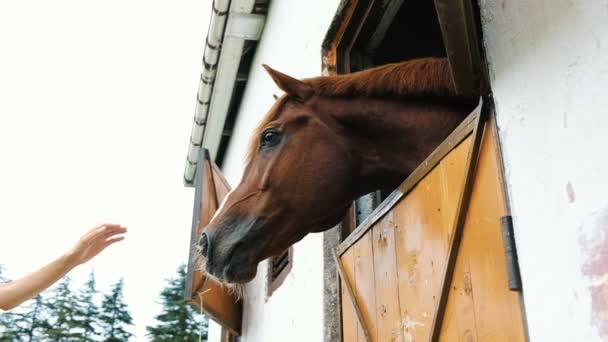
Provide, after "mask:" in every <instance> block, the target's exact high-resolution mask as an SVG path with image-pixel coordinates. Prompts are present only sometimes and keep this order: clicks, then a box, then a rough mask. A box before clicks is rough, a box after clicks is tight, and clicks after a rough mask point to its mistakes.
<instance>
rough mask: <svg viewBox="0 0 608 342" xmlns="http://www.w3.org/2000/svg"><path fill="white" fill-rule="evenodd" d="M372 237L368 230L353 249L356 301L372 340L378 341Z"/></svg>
mask: <svg viewBox="0 0 608 342" xmlns="http://www.w3.org/2000/svg"><path fill="white" fill-rule="evenodd" d="M372 239H373V237H372V231H371V230H370V231H369V232H368V233H367V234H365V235H364V236H363V237H361V239H360V240H359V241H358V242H357V243H356V244H355V245H354V246H353V248H351V249H354V251H355V279H356V280H355V282H356V292H357V296H358V298H357V301H358V303H359V309H360V310H361V315H362V316H363V319H364V320H365V324H367V329H369V334H370V336H371V338H372V340H373V341H378V339H377V330H376V326H377V324H376V308H377V306H376V286H375V277H374V274H375V271H374V251H373V242H372V241H373V240H372ZM358 335H359V341H360V342H364V341H365V335H364V334H363V331H359V334H358Z"/></svg>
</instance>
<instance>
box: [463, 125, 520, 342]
mask: <svg viewBox="0 0 608 342" xmlns="http://www.w3.org/2000/svg"><path fill="white" fill-rule="evenodd" d="M492 129H493V127H492V125H487V131H486V134H485V136H484V139H483V144H482V148H481V153H480V157H479V164H478V168H477V176H476V178H475V184H474V188H473V193H472V197H471V204H470V207H469V211H468V215H467V221H466V224H465V227H464V229H465V234H464V241H463V242H464V245H463V247H464V251H465V252H466V258H467V259H468V263H469V267H470V277H471V288H472V293H473V296H474V298H475V300H474V310H475V319H476V322H477V324H476V325H477V337H478V340H480V341H497V342H499V341H523V340H524V339H525V338H524V331H523V325H522V319H521V308H520V302H519V293H518V292H513V291H510V290H509V288H508V279H507V272H506V259H505V255H504V251H503V244H502V235H501V226H500V217H502V216H503V215H505V214H506V210H505V202H504V198H503V196H502V194H503V193H502V190H501V184H500V181H499V171H498V160H497V157H496V150H495V146H494V145H493V144H494V141H493V136H492V134H491V133H492V132H491V130H492Z"/></svg>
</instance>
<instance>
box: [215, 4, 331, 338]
mask: <svg viewBox="0 0 608 342" xmlns="http://www.w3.org/2000/svg"><path fill="white" fill-rule="evenodd" d="M338 3H339V0H311V1H298V0H281V1H272V2H271V5H270V8H269V10H268V17H267V21H266V25H265V28H264V32H263V35H262V38H261V41H260V43H259V46H258V48H257V52H256V56H255V58H254V60H253V64H252V70H251V72H250V74H249V79H248V86H247V89H246V90H245V93H244V96H243V99H242V102H241V105H240V110H239V114H238V118H237V121H236V123H235V126H234V130H233V136H232V139H231V141H230V145H229V147H228V149H227V151H226V154H225V157H224V163H223V167H222V170H223V172H224V175H225V176H226V178H227V180H228V181H229V182H230V184H232V185H235V184H238V182H239V181H240V178H241V174H242V172H243V161H244V158H245V151H246V148H247V145H248V143H249V137H250V135H251V132H252V131H253V130H254V128H255V127H256V126H257V124H258V122H259V121H260V120H261V118H262V117H263V116H264V115H265V114H266V111H267V110H268V109H269V108H270V107H271V105H272V104H273V102H274V99H273V97H272V95H273V94H279V93H280V91H279V90H278V89H277V87H276V86H275V85H274V83H273V82H272V80H271V79H270V77H269V76H268V75H267V74H266V72H265V71H264V70H263V68H262V67H261V65H262V63H266V64H268V65H270V66H271V67H273V68H275V69H277V70H280V71H284V72H287V73H289V74H291V75H293V76H295V77H311V76H318V75H320V74H321V42H322V40H323V38H324V37H325V34H326V32H327V29H328V27H329V24H330V23H331V20H332V17H333V15H334V14H335V12H336V9H337V7H338ZM216 91H217V90H216ZM266 271H267V267H266V262H262V263H261V264H260V265H259V266H258V274H257V277H256V278H255V279H254V280H253V281H251V282H250V283H249V284H247V286H246V289H245V299H244V317H243V339H242V340H243V341H244V342H252V341H263V342H272V341H322V340H323V324H324V323H323V290H324V289H323V235H322V234H312V235H310V236H308V237H306V238H305V239H304V240H302V241H301V242H299V243H298V244H296V245H295V247H294V264H293V268H292V270H291V272H290V274H289V275H288V277H287V279H285V282H284V283H283V285H281V287H280V288H278V289H277V290H276V291H275V292H274V293H273V294H272V296H271V297H270V298H268V299H267V298H266V289H265V280H266ZM211 342H216V341H211Z"/></svg>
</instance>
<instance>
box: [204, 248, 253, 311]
mask: <svg viewBox="0 0 608 342" xmlns="http://www.w3.org/2000/svg"><path fill="white" fill-rule="evenodd" d="M195 260H196V261H195V268H196V269H198V270H199V271H200V272H201V273H203V274H205V276H206V277H207V278H209V279H212V280H214V281H215V282H216V283H218V284H219V285H220V286H221V287H222V288H223V289H226V290H228V293H229V294H231V295H232V296H233V297H234V298H235V301H238V300H241V299H243V298H245V286H244V285H243V284H236V283H226V282H225V281H223V280H222V279H219V278H218V277H216V276H214V275H213V274H211V273H209V272H207V266H206V265H207V263H206V262H205V258H204V257H203V256H202V255H201V254H198V256H197V257H196V259H195Z"/></svg>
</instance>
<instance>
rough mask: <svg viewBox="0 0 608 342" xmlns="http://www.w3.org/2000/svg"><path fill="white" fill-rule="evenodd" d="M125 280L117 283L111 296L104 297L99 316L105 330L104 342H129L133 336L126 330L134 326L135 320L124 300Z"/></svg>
mask: <svg viewBox="0 0 608 342" xmlns="http://www.w3.org/2000/svg"><path fill="white" fill-rule="evenodd" d="M123 287H124V282H123V279H120V280H119V281H118V283H116V284H115V285H114V286H113V287H112V290H111V291H110V294H106V295H104V299H103V302H102V304H101V312H100V314H99V321H100V325H101V327H102V329H103V335H104V337H103V340H104V341H106V342H122V341H128V340H129V338H130V337H131V336H133V334H131V333H130V332H128V331H127V330H126V329H127V328H128V327H129V326H131V325H133V318H132V317H131V314H130V313H129V310H128V307H127V304H126V303H125V302H124V299H123Z"/></svg>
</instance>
